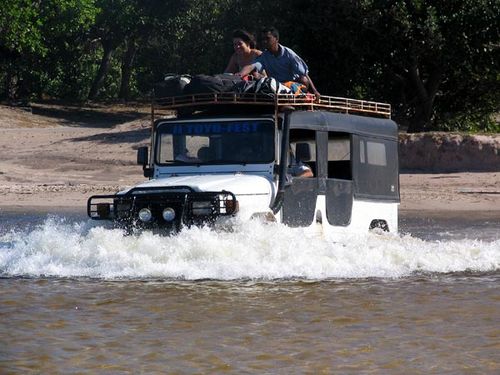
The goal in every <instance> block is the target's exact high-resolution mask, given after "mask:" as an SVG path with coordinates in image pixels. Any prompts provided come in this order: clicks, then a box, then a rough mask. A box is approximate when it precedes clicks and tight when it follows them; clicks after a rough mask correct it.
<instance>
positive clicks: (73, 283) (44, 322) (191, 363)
mask: <svg viewBox="0 0 500 375" xmlns="http://www.w3.org/2000/svg"><path fill="white" fill-rule="evenodd" d="M0 216H1V220H2V221H1V223H0V374H4V373H5V374H26V373H36V374H38V373H42V374H52V373H65V374H66V373H77V374H79V373H109V374H140V373H144V374H150V373H158V374H163V373H259V374H260V373H263V374H266V373H280V374H290V373H291V374H295V373H311V374H313V373H314V374H315V373H327V374H328V373H338V374H359V373H369V374H373V373H375V374H401V373H403V372H404V373H408V374H490V373H491V374H498V373H500V288H499V282H500V232H499V230H498V228H499V227H500V218H492V217H484V216H482V215H481V214H479V213H478V214H477V215H471V214H468V215H461V216H457V215H456V216H453V217H452V216H449V215H448V216H447V215H443V216H437V217H424V216H420V217H412V216H410V215H407V216H403V218H402V219H401V221H400V231H401V233H400V234H399V235H386V234H380V233H371V234H369V235H366V236H357V237H355V238H352V239H350V240H349V241H348V242H346V243H344V244H339V243H332V242H331V241H330V240H327V239H324V238H318V237H310V236H308V235H306V234H305V233H304V232H303V231H302V230H300V229H290V228H286V227H283V226H280V225H277V224H272V225H263V224H260V223H258V222H254V223H250V224H247V225H240V226H237V227H236V228H235V229H234V231H232V232H224V231H223V232H215V231H211V230H208V229H203V228H202V229H200V228H192V229H189V230H185V231H183V232H181V233H180V234H179V235H177V236H175V237H161V236H157V235H154V234H151V233H142V234H137V235H132V236H127V235H124V233H123V232H121V231H120V230H117V229H109V228H104V227H101V226H99V225H96V223H91V222H89V221H87V220H85V219H84V218H82V217H78V216H77V215H74V216H71V215H69V216H66V217H47V216H44V215H14V214H11V215H8V214H2V215H0Z"/></svg>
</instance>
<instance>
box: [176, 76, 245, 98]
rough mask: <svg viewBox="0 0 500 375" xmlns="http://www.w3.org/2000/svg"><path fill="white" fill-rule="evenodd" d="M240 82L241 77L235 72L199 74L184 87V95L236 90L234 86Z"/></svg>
mask: <svg viewBox="0 0 500 375" xmlns="http://www.w3.org/2000/svg"><path fill="white" fill-rule="evenodd" d="M239 82H241V77H240V76H236V75H233V74H216V75H213V76H210V75H206V74H198V75H196V76H194V77H193V78H192V79H191V82H189V84H187V85H186V86H185V87H184V95H196V94H211V93H223V92H234V86H235V85H236V84H237V83H239Z"/></svg>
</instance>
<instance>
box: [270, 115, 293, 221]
mask: <svg viewBox="0 0 500 375" xmlns="http://www.w3.org/2000/svg"><path fill="white" fill-rule="evenodd" d="M288 117H289V116H288V114H285V121H284V124H283V130H282V134H283V136H282V138H281V152H280V164H279V179H278V192H277V193H276V198H274V202H273V203H272V204H271V206H270V208H271V210H272V211H273V214H275V215H276V214H277V213H278V211H279V210H281V206H283V198H284V196H285V185H286V173H287V166H288V163H287V157H288V153H289V151H288V143H289V138H290V132H289V129H290V120H289V119H288Z"/></svg>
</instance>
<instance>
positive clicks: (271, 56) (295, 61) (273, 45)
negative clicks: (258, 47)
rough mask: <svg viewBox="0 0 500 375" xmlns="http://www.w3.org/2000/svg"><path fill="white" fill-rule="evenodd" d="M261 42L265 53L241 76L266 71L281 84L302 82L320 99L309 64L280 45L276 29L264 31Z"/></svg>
mask: <svg viewBox="0 0 500 375" xmlns="http://www.w3.org/2000/svg"><path fill="white" fill-rule="evenodd" d="M260 41H261V44H262V47H263V48H264V49H265V51H264V52H263V53H262V55H260V56H259V57H257V58H256V59H255V60H254V62H253V63H252V64H250V65H247V66H244V67H243V68H242V69H241V71H240V72H239V75H241V76H244V75H247V74H250V73H251V72H253V71H254V70H256V71H257V72H258V73H261V72H262V71H264V70H265V71H266V73H267V75H268V76H269V77H273V78H276V80H278V81H279V82H288V81H295V82H300V83H302V84H303V85H305V86H306V87H307V90H308V91H309V92H312V93H313V94H314V95H316V97H319V95H320V94H319V92H318V90H316V87H315V86H314V83H313V81H312V80H311V78H310V77H309V68H308V67H307V64H306V63H305V62H304V60H302V59H301V58H300V56H299V55H297V54H296V53H295V52H294V51H293V50H291V49H290V48H288V47H285V46H282V45H281V44H279V43H278V42H279V33H278V30H276V29H275V28H274V27H269V28H264V29H262V31H261V38H260Z"/></svg>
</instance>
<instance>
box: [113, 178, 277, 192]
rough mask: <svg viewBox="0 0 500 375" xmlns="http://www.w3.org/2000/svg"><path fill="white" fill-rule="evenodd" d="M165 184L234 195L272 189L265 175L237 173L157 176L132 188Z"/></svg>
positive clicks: (162, 185) (164, 185)
mask: <svg viewBox="0 0 500 375" xmlns="http://www.w3.org/2000/svg"><path fill="white" fill-rule="evenodd" d="M167 186H168V187H175V186H189V187H190V188H192V189H193V190H194V191H198V192H209V191H210V192H215V191H222V190H225V191H229V192H231V193H233V194H235V195H242V194H243V195H248V194H259V195H261V194H271V193H272V191H273V190H274V189H273V184H272V182H271V181H269V180H268V179H266V178H265V177H262V176H255V175H245V174H238V173H237V174H217V175H215V174H214V175H195V176H193V175H190V176H177V177H166V178H158V179H154V180H150V181H147V182H144V183H142V184H139V185H136V186H135V187H134V188H141V187H147V188H154V187H158V188H161V187H167ZM125 192H126V191H124V192H122V193H125Z"/></svg>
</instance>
